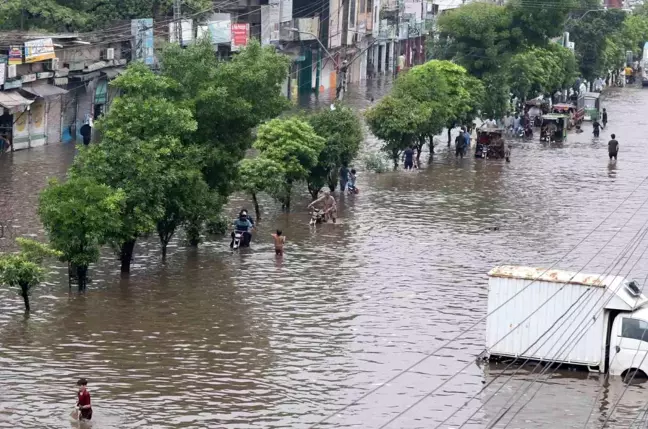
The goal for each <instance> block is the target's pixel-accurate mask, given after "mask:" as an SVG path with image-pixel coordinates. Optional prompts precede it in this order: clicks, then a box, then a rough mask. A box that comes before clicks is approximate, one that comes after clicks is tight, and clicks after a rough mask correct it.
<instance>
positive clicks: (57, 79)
mask: <svg viewBox="0 0 648 429" xmlns="http://www.w3.org/2000/svg"><path fill="white" fill-rule="evenodd" d="M67 84H68V78H66V77H55V78H54V85H56V86H65V85H67Z"/></svg>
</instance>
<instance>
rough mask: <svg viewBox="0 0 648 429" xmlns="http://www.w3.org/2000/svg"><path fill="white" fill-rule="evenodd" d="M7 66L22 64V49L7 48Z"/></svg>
mask: <svg viewBox="0 0 648 429" xmlns="http://www.w3.org/2000/svg"><path fill="white" fill-rule="evenodd" d="M9 64H10V65H11V64H22V49H20V47H19V46H11V47H10V48H9Z"/></svg>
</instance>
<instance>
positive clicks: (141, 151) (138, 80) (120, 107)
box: [72, 64, 196, 272]
mask: <svg viewBox="0 0 648 429" xmlns="http://www.w3.org/2000/svg"><path fill="white" fill-rule="evenodd" d="M113 84H114V85H115V86H116V87H117V88H119V89H121V90H122V91H123V93H124V95H122V96H121V97H119V98H117V99H116V100H115V101H114V102H113V105H112V107H111V109H110V111H109V112H108V114H107V115H106V116H105V118H104V119H102V120H101V121H100V122H99V124H98V128H99V130H100V132H101V133H102V136H103V139H102V141H101V143H99V144H96V145H92V146H90V147H89V148H88V149H87V150H83V151H82V152H81V153H80V155H79V156H78V157H77V159H76V160H75V163H74V165H73V169H72V174H73V177H86V178H90V179H93V180H94V181H96V182H97V183H100V184H105V185H107V186H110V187H112V188H114V189H122V190H123V191H124V193H125V200H124V208H123V210H122V212H121V221H122V222H121V228H120V229H119V231H117V232H116V233H115V235H114V236H113V237H111V239H110V242H111V244H112V245H113V247H114V248H116V249H117V250H118V252H119V256H120V259H121V263H122V266H121V269H122V272H129V271H130V263H131V260H132V257H133V251H134V248H135V243H136V241H137V238H138V237H140V236H141V235H143V234H147V233H149V232H152V231H153V230H155V227H156V223H157V221H158V220H159V219H162V218H163V216H164V213H165V207H164V201H165V198H166V196H167V192H168V190H169V183H170V182H172V180H171V179H170V178H173V172H174V167H176V166H177V165H178V160H179V159H182V157H184V156H186V154H187V151H185V150H184V148H183V146H182V144H181V143H180V138H181V137H183V136H184V135H185V134H187V133H192V132H194V131H195V130H196V121H194V119H193V117H192V114H191V111H190V110H189V109H188V108H186V107H183V105H182V104H177V103H175V102H174V100H172V99H170V98H168V97H167V93H168V92H169V91H170V90H172V89H174V88H176V84H175V82H173V81H172V80H170V79H168V78H166V77H163V76H156V75H154V74H153V73H152V72H151V71H150V70H148V69H147V68H146V67H145V66H143V65H141V64H133V65H131V66H130V67H129V69H128V70H127V71H126V73H124V74H123V75H122V76H120V77H119V78H117V79H116V80H115V81H114V82H113ZM194 162H195V160H194Z"/></svg>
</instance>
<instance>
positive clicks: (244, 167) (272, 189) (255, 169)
mask: <svg viewBox="0 0 648 429" xmlns="http://www.w3.org/2000/svg"><path fill="white" fill-rule="evenodd" d="M239 174H240V176H239V186H240V188H241V189H242V190H244V191H245V192H247V193H248V194H250V197H252V202H253V203H254V213H255V214H256V219H257V221H259V220H260V219H261V207H260V206H259V194H260V193H261V192H265V193H267V194H269V195H270V196H272V197H275V198H277V197H278V196H280V195H282V191H283V188H284V185H285V183H286V179H285V171H284V168H283V165H282V164H281V163H279V162H277V161H274V160H272V159H269V158H266V157H263V156H259V157H256V158H251V159H249V158H248V159H244V160H242V161H241V164H240V166H239Z"/></svg>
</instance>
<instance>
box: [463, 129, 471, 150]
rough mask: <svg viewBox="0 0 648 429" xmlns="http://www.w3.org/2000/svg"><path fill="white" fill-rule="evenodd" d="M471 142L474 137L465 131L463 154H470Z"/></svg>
mask: <svg viewBox="0 0 648 429" xmlns="http://www.w3.org/2000/svg"><path fill="white" fill-rule="evenodd" d="M470 140H472V136H471V135H470V131H468V130H464V146H463V154H464V155H465V154H466V152H468V149H470Z"/></svg>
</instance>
